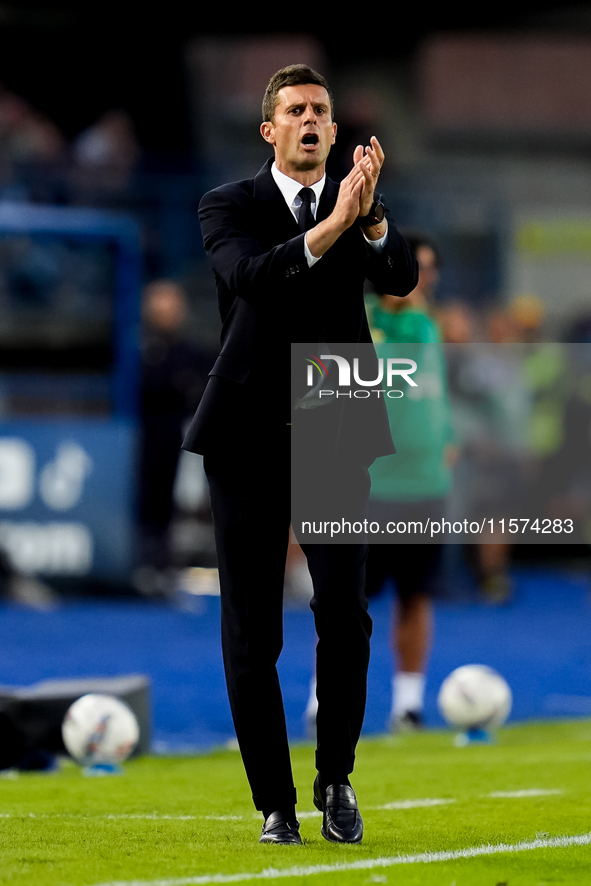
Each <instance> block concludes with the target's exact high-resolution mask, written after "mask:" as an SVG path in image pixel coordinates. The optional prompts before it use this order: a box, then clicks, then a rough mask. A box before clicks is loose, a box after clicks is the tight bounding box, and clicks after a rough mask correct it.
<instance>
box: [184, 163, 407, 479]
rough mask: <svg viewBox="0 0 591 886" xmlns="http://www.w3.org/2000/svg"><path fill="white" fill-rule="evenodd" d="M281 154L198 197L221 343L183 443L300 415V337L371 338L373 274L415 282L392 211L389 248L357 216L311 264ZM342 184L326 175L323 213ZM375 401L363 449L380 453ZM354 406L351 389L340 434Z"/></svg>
mask: <svg viewBox="0 0 591 886" xmlns="http://www.w3.org/2000/svg"><path fill="white" fill-rule="evenodd" d="M271 165H272V160H269V161H268V162H267V163H266V164H265V166H264V167H263V168H262V169H261V171H260V172H259V173H258V175H256V176H255V177H254V178H253V179H247V180H245V181H240V182H233V183H231V184H226V185H223V186H221V187H219V188H216V189H215V190H213V191H210V192H209V193H207V194H206V195H205V196H204V197H203V199H202V200H201V203H200V206H199V218H200V221H201V228H202V232H203V238H204V244H205V249H206V252H207V255H208V258H209V261H210V263H211V266H212V268H213V271H214V275H215V281H216V286H217V292H218V303H219V310H220V315H221V319H222V332H221V344H222V347H221V351H220V355H219V357H218V358H217V360H216V362H215V364H214V366H213V369H212V370H211V372H210V374H209V381H208V384H207V386H206V389H205V392H204V395H203V398H202V400H201V403H200V404H199V407H198V409H197V412H196V414H195V417H194V419H193V421H192V423H191V425H190V428H189V430H188V433H187V435H186V438H185V441H184V443H183V448H185V449H188V450H189V451H192V452H200V453H203V454H207V453H210V452H215V451H218V450H219V448H220V447H226V446H231V445H239V444H240V441H241V440H245V439H247V440H251V441H252V440H253V439H255V438H257V437H258V438H259V439H261V440H264V439H265V435H266V434H267V433H268V432H272V431H273V429H274V428H276V427H278V426H284V425H285V424H286V423H288V422H290V421H291V415H290V410H291V394H290V344H291V343H292V342H293V343H295V342H309V343H311V345H310V347H311V348H312V349H313V352H314V353H318V342H326V343H328V344H329V347H330V346H331V344H334V343H341V342H347V343H352V344H356V343H371V341H372V339H371V335H370V332H369V327H368V323H367V317H366V313H365V306H364V300H363V291H364V282H365V280H366V279H369V280H370V281H371V282H372V283H373V284H374V286H375V288H376V289H377V290H378V291H381V292H388V293H391V294H392V295H406V294H407V293H408V292H410V291H411V290H412V289H414V287H415V286H416V282H417V276H418V271H417V264H416V260H415V257H414V255H413V253H412V251H411V249H410V247H409V245H408V244H407V242H406V241H405V240H404V238H403V237H402V236H401V235H400V234H399V232H398V231H397V230H396V227H395V225H394V222H393V220H392V218H391V217H390V216H389V213H388V212H386V215H387V217H388V239H387V244H386V247H385V249H384V250H383V252H382V253H381V254H378V253H376V251H375V250H373V249H372V248H371V247H370V246H368V244H367V242H366V240H365V238H364V237H363V234H362V232H361V230H360V228H359V227H357V226H355V225H354V226H352V227H351V228H349V229H348V230H347V231H345V232H344V233H343V234H342V235H341V236H340V237H339V239H338V240H337V242H336V243H335V244H334V245H333V246H332V247H331V248H330V249H329V250H328V251H327V252H326V253H325V254H324V255H323V256H322V257H321V258H320V260H319V261H318V262H316V264H314V265H313V266H312V267H311V268H310V267H308V263H307V260H306V256H305V253H304V234H303V233H301V232H300V230H299V228H298V225H297V223H296V221H295V219H294V217H293V214H292V213H291V211H290V209H289V207H288V206H287V204H286V202H285V199H284V197H283V195H282V194H281V192H280V190H279V188H278V187H277V185H276V184H275V181H274V179H273V176H272V174H271ZM338 190H339V185H338V184H337V183H336V182H334V181H331V180H330V179H328V178H327V180H326V184H325V187H324V190H323V192H322V196H321V198H320V203H319V206H318V212H317V221H321V220H322V219H324V218H326V217H327V216H328V215H330V213H331V211H332V209H333V208H334V205H335V203H336V199H337V195H338ZM333 352H335V353H336V352H337V351H333ZM367 403H368V405H367V406H366V407H365V415H366V419H367V420H369V425H368V439H367V445H366V448H367V452H366V453H364V457H365V456H367V458H366V459H365V460H366V461H367V462H368V463H369V462H371V461H373V459H374V458H375V457H376V456H377V455H386V454H388V453H391V452H393V451H394V448H393V446H392V440H391V437H390V432H389V428H388V421H387V416H386V411H385V408H384V407H383V403H382V402H381V401H380V400H379V399H378V398H373V399H372V400H370V401H367ZM348 409H349V404H348V403H347V402H345V401H344V400H343V401H342V402H341V403H339V404H338V410H335V413H336V412H337V411H338V412H339V417H338V419H337V420H336V422H335V425H334V426H335V435H336V437H335V439H337V438H340V439H341V442H342V439H343V433H344V432H345V429H346V424H347V414H348ZM343 418H344V419H345V420H344V421H343ZM355 421H358V419H355ZM333 442H334V441H333Z"/></svg>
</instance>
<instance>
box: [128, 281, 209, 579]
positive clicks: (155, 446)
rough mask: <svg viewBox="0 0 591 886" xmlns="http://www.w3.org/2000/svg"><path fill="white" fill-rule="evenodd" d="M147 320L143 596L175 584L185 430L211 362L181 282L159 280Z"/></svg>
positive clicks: (149, 293) (147, 304)
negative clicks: (190, 329) (173, 530)
mask: <svg viewBox="0 0 591 886" xmlns="http://www.w3.org/2000/svg"><path fill="white" fill-rule="evenodd" d="M143 315H144V338H143V347H142V392H141V421H142V447H141V458H140V471H139V489H140V492H139V524H140V551H139V560H140V563H139V566H138V569H137V570H136V572H135V575H134V581H135V584H136V587H137V588H138V590H140V591H141V592H142V593H145V594H167V593H168V591H169V590H172V589H173V588H172V587H171V585H172V583H174V572H173V571H172V566H173V564H172V561H171V551H170V538H169V533H170V523H171V519H172V516H173V488H174V480H175V474H176V470H177V464H178V459H179V455H180V447H181V442H182V438H183V429H184V424H185V422H186V420H187V419H188V418H189V417H190V416H191V415H193V413H194V411H195V409H196V407H197V404H198V402H199V399H200V397H201V394H202V392H203V388H204V387H205V382H206V380H207V373H208V371H209V369H210V368H211V361H210V359H209V356H208V355H207V354H206V353H204V352H203V351H202V350H201V349H200V348H199V347H198V346H197V345H196V344H195V343H194V342H192V341H190V340H189V339H188V338H187V337H186V335H185V330H186V324H187V299H186V295H185V292H184V290H183V289H182V288H181V287H180V286H179V285H178V284H177V283H175V282H174V281H172V280H157V281H154V282H153V283H151V284H150V285H149V286H147V287H146V290H145V293H144V300H143Z"/></svg>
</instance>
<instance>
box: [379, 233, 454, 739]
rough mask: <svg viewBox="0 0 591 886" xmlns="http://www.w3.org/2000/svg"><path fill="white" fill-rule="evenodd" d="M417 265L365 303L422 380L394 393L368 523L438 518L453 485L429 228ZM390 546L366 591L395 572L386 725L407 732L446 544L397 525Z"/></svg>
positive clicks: (388, 351)
mask: <svg viewBox="0 0 591 886" xmlns="http://www.w3.org/2000/svg"><path fill="white" fill-rule="evenodd" d="M406 237H407V240H408V241H409V242H410V244H411V246H412V247H413V248H414V250H415V253H416V256H417V260H418V265H419V280H418V284H417V287H416V288H415V289H414V290H413V291H412V292H411V293H410V294H409V295H408V296H406V298H397V297H395V296H392V295H388V294H387V293H384V294H380V295H373V296H370V297H368V299H367V303H366V308H367V314H368V319H369V324H370V328H371V331H372V336H373V339H374V342H375V344H376V351H377V353H378V356H379V357H384V358H387V357H398V358H400V357H403V358H408V359H412V360H414V361H415V362H416V363H417V371H416V372H415V373H414V375H413V379H414V380H415V381H416V387H406V388H405V391H404V396H403V397H401V398H400V399H389V398H388V399H387V400H386V403H387V405H388V414H389V417H390V424H391V428H392V434H393V437H394V441H395V444H396V449H397V452H396V455H391V456H386V457H384V458H379V459H377V460H376V461H375V462H374V463H373V465H372V466H371V467H370V475H371V484H372V485H371V495H370V512H369V516H370V519H371V520H377V521H378V522H379V523H380V524H381V525H385V524H386V523H387V522H388V521H394V522H396V524H397V527H398V525H400V526H401V527H402V525H403V524H402V523H401V522H400V521H403V522H404V523H408V521H411V520H412V521H414V520H422V521H425V520H426V519H427V518H428V517H431V519H441V518H442V517H443V515H444V513H445V499H446V495H447V493H448V491H449V489H450V486H451V467H450V465H451V461H452V452H453V451H454V447H453V433H452V425H451V416H450V408H449V403H448V398H447V386H446V372H445V362H444V353H443V346H442V343H441V334H440V331H439V328H438V326H437V323H436V322H435V320H434V319H433V317H432V316H431V302H432V298H433V294H434V290H435V287H436V285H437V281H438V278H439V265H440V261H439V255H438V252H437V249H436V247H435V245H434V244H433V243H432V242H431V241H430V240H429V239H428V238H427V237H424V236H422V235H418V234H417V235H410V234H407V235H406ZM388 539H389V543H385V544H371V545H370V546H369V557H368V564H367V591H366V592H367V595H368V596H371V595H372V594H377V593H379V592H380V591H381V589H382V588H383V586H384V583H385V582H386V581H387V580H388V579H390V580H393V581H394V583H395V585H396V591H397V598H398V606H397V607H396V608H395V622H394V626H393V631H392V636H393V645H394V655H395V659H396V671H395V673H394V675H393V679H392V709H391V714H390V719H389V728H390V729H392V730H393V731H402V730H405V731H409V730H414V729H418V728H421V726H422V725H423V716H422V712H423V703H424V690H425V674H426V669H427V662H428V656H429V650H430V644H431V634H432V602H431V599H432V596H433V593H434V590H435V588H436V586H437V584H438V582H439V581H440V579H441V566H442V554H443V545H441V544H433V543H420V542H414V543H404V541H405V536H404V535H402V536H401V535H400V534H399V533H398V532H397V533H396V534H395V535H394V536H389V537H388Z"/></svg>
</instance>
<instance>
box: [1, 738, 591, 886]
mask: <svg viewBox="0 0 591 886" xmlns="http://www.w3.org/2000/svg"><path fill="white" fill-rule="evenodd" d="M452 739H453V735H452V734H451V733H450V732H446V731H433V732H425V733H424V734H420V735H404V736H399V737H393V738H379V739H378V738H376V739H368V740H364V741H363V742H362V743H361V744H360V746H359V749H358V755H357V766H356V771H355V773H354V774H353V777H352V783H353V785H354V787H355V789H356V791H357V796H358V799H359V803H360V808H361V811H362V814H363V818H364V821H365V837H364V841H363V843H362V844H361V845H359V846H335V845H332V844H330V843H327V842H326V841H325V840H323V839H322V837H321V835H320V819H319V817H318V813H316V812H315V811H314V807H313V805H312V797H311V794H312V782H313V778H314V774H315V773H314V770H313V759H314V754H313V748H312V746H311V745H309V744H308V745H307V744H301V745H297V746H296V747H294V749H293V761H294V774H295V779H296V785H297V788H298V795H299V804H298V813H299V814H300V820H301V830H302V836H303V838H304V845H303V846H301V847H297V846H294V847H291V846H289V847H288V846H268V845H266V846H261V845H259V844H258V842H257V840H258V836H259V833H260V826H261V819H260V816H259V815H258V814H256V813H255V811H254V809H253V807H252V803H251V800H250V794H249V790H248V786H247V783H246V780H245V777H244V774H243V770H242V764H241V761H240V757H239V754H238V753H237V752H233V751H220V752H218V753H213V754H209V755H204V756H197V757H167V758H163V757H146V758H143V759H138V760H133V761H130V762H128V763H127V764H125V767H124V769H125V771H124V774H123V775H122V776H108V777H103V778H87V777H84V776H83V774H82V773H81V771H80V769H78V767H76V766H75V765H74V764H72V763H67V764H66V765H64V767H63V768H62V770H61V771H60V772H58V773H54V774H48V775H41V774H27V775H20V776H18V777H14V778H13V777H10V774H8V775H5V777H3V778H0V829H1V834H2V836H1V839H0V883H2V884H4V883H7V884H11V886H21V884H23V886H24V884H27V886H29V884H32V886H96V884H101V886H103V884H110V886H111V884H112V886H114V884H117V886H123V884H125V886H132V884H133V886H140V884H141V886H144V884H145V886H148V884H149V886H164V884H166V886H201V884H203V886H204V884H209V883H211V884H213V883H242V882H246V883H249V882H254V883H256V882H261V883H265V882H269V883H275V882H277V883H285V884H286V886H288V884H289V886H291V884H293V886H296V884H309V886H315V884H319V883H322V884H324V883H326V884H334V886H341V884H345V886H349V884H355V886H357V884H370V883H389V884H401V886H406V884H413V886H414V884H420V886H431V884H433V886H435V884H437V886H500V884H503V886H504V884H507V886H554V884H562V883H569V884H576V886H584V884H591V806H590V803H589V799H590V782H591V778H590V776H591V722H590V721H586V720H577V721H574V722H573V721H569V722H554V723H543V724H538V723H536V724H531V723H530V724H526V725H515V726H510V727H507V728H505V729H504V730H502V731H501V732H500V733H499V735H498V736H497V740H496V742H495V743H494V744H492V745H488V746H478V745H473V746H469V747H466V748H456V747H454V745H453V742H452ZM575 837H582V838H583V839H582V840H580V841H578V842H577V841H576V840H574V839H573V838H575ZM559 838H567V839H566V840H561V839H559Z"/></svg>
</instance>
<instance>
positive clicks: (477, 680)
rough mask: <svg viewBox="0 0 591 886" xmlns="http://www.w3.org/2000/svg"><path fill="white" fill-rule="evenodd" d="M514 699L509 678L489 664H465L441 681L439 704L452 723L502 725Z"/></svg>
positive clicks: (481, 726) (485, 726)
mask: <svg viewBox="0 0 591 886" xmlns="http://www.w3.org/2000/svg"><path fill="white" fill-rule="evenodd" d="M512 703H513V698H512V695H511V690H510V688H509V685H508V683H507V681H506V680H505V679H504V678H503V677H501V675H500V674H499V673H497V671H495V670H493V668H489V667H487V666H486V665H477V664H473V665H463V666H462V667H460V668H456V669H455V671H452V672H451V674H450V675H449V676H448V677H446V678H445V680H444V681H443V683H442V684H441V689H440V690H439V695H438V697H437V704H438V706H439V710H440V712H441V715H442V716H443V718H444V719H445V720H446V721H447V723H448V724H449V725H450V726H455V727H458V728H460V729H484V730H488V729H495V728H497V727H499V726H502V725H503V723H504V722H505V720H506V719H507V717H508V716H509V713H510V712H511V705H512Z"/></svg>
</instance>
